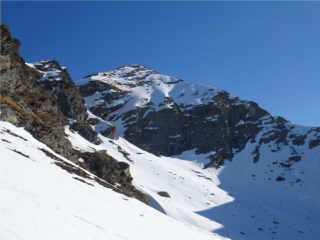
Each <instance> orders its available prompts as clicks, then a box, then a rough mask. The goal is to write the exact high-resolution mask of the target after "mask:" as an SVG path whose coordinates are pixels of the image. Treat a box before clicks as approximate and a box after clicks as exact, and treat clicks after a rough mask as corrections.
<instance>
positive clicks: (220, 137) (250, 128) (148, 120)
mask: <svg viewBox="0 0 320 240" xmlns="http://www.w3.org/2000/svg"><path fill="white" fill-rule="evenodd" d="M104 77H106V78H108V79H110V80H111V81H113V82H115V83H117V84H120V85H125V86H128V87H130V88H132V89H133V90H134V91H136V92H138V93H139V94H140V99H139V101H138V102H137V104H136V106H134V107H132V108H129V109H127V110H125V111H120V112H117V113H116V114H113V115H111V117H110V118H109V121H110V122H111V123H112V124H113V125H114V127H115V128H116V130H117V131H118V132H119V131H120V133H121V134H122V136H123V137H124V138H125V139H126V140H128V141H129V142H132V143H134V144H135V145H137V146H138V147H140V148H142V149H144V150H146V151H149V152H152V153H154V154H157V155H165V156H172V155H178V154H181V153H182V152H184V151H187V150H195V151H196V153H197V154H209V158H210V162H209V163H208V164H207V167H210V166H215V167H219V166H221V165H223V164H224V161H225V160H232V158H233V156H234V154H235V153H238V152H240V151H241V150H243V149H244V147H245V146H246V144H247V142H248V141H249V140H251V141H252V142H257V146H256V149H255V150H254V151H253V153H252V156H253V161H254V162H257V161H259V156H260V148H261V145H267V144H269V143H271V142H275V144H276V145H277V148H281V147H282V146H283V145H285V146H288V147H289V146H290V147H292V149H293V150H292V156H297V155H298V153H294V151H295V150H294V146H295V145H296V146H298V145H301V144H304V141H306V139H309V140H308V141H309V144H310V147H315V146H318V145H319V140H318V139H319V137H320V132H319V129H318V128H301V131H300V130H299V131H298V130H297V128H298V126H295V125H293V124H290V123H289V122H288V121H286V120H285V119H283V118H281V117H273V116H271V115H270V114H269V113H268V112H267V111H265V110H263V109H261V108H260V107H259V106H258V104H256V103H254V102H251V101H243V100H240V99H239V98H238V97H234V96H231V95H230V94H229V93H228V92H226V91H222V90H219V89H216V88H212V87H207V86H203V85H199V84H198V85H197V84H193V83H189V82H184V81H182V80H180V79H177V78H173V77H169V76H166V75H162V74H159V73H157V72H155V71H152V70H149V69H147V68H145V67H142V66H139V65H132V66H130V67H125V68H118V69H117V70H115V71H112V72H110V73H108V74H106V75H105V76H104ZM77 85H78V87H79V89H80V91H81V94H82V96H83V97H84V98H85V100H86V103H87V106H88V108H89V110H90V111H91V112H92V113H93V114H95V115H96V116H98V117H100V118H101V119H104V118H105V117H106V116H107V115H108V114H109V113H111V112H114V111H116V110H118V109H120V108H123V107H124V106H128V105H129V104H130V103H131V102H133V101H134V100H135V99H134V98H135V96H134V94H132V93H131V92H130V91H128V90H127V89H126V88H122V89H121V88H117V87H114V86H113V85H111V84H110V82H108V81H105V80H104V79H101V78H100V77H99V76H98V74H92V75H90V76H87V77H86V78H84V79H82V80H80V81H79V82H78V83H77ZM99 124H100V125H101V123H97V126H98V125H99ZM97 129H98V130H99V131H100V132H101V133H102V134H104V135H106V136H109V137H110V136H112V132H111V130H110V129H108V128H101V127H100V128H97ZM307 136H310V138H309V137H307ZM273 151H276V149H273ZM290 161H291V160H290Z"/></svg>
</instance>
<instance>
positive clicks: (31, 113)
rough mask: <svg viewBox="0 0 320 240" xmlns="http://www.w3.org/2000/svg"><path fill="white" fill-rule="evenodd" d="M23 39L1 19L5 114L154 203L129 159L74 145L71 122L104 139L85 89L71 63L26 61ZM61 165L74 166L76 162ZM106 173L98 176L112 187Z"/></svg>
mask: <svg viewBox="0 0 320 240" xmlns="http://www.w3.org/2000/svg"><path fill="white" fill-rule="evenodd" d="M19 45H20V42H19V41H18V40H16V39H13V38H12V37H11V33H10V30H9V28H8V27H7V26H5V25H3V24H1V56H0V64H1V82H0V85H1V98H0V100H1V116H0V120H3V121H8V122H11V123H12V124H14V125H16V126H20V127H24V128H25V129H26V130H27V131H29V132H30V133H31V134H32V135H33V136H34V137H35V138H37V139H38V140H40V141H41V142H43V143H45V144H46V145H47V146H49V147H50V148H51V149H53V150H54V151H55V152H57V153H59V154H60V155H62V156H64V157H66V158H68V159H70V160H72V161H73V162H75V163H77V164H79V165H81V166H82V167H83V168H85V169H87V170H89V171H90V172H92V173H94V174H95V175H97V176H98V177H100V178H101V179H103V180H105V181H107V182H108V183H110V184H112V185H111V186H112V187H111V188H112V189H114V190H116V191H120V192H121V193H123V194H125V195H127V196H131V197H135V198H137V199H139V200H141V201H143V202H145V203H148V197H147V196H146V195H144V194H143V193H141V192H140V191H138V190H137V189H136V188H135V187H134V186H133V185H132V184H131V182H132V177H131V175H130V169H129V165H128V164H126V163H124V162H118V161H117V160H115V159H114V158H112V157H111V156H109V155H108V154H106V153H98V152H94V153H91V152H90V153H89V152H79V151H77V150H75V149H74V148H73V147H72V144H71V143H70V141H69V140H68V139H67V138H66V134H65V130H64V127H65V126H67V125H69V124H70V129H71V130H74V131H77V132H78V133H79V134H80V135H82V136H83V137H84V138H86V139H87V140H89V141H91V142H93V143H96V144H98V139H97V133H96V132H95V131H93V129H92V128H91V126H90V125H89V123H88V113H87V109H86V106H85V104H84V100H83V98H82V97H81V95H80V94H79V90H78V89H77V88H76V86H75V84H74V83H73V81H72V80H71V78H70V76H69V75H68V73H67V71H66V69H65V68H62V67H61V66H60V65H59V64H58V63H57V62H56V61H41V62H39V63H38V64H35V65H26V64H25V62H24V60H23V59H22V58H21V57H20V54H19V51H18V47H19ZM47 154H49V153H48V152H47ZM51 155H52V154H51ZM50 157H53V155H52V156H50ZM79 158H82V159H84V160H85V161H84V163H82V162H79ZM61 167H62V168H64V169H66V170H68V169H69V170H70V166H66V165H61ZM101 179H98V178H97V179H96V181H98V182H99V183H101V184H103V185H105V186H106V187H110V185H108V184H104V182H103V181H101ZM116 185H117V186H116Z"/></svg>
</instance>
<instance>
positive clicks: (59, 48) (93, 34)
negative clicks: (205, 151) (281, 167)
mask: <svg viewBox="0 0 320 240" xmlns="http://www.w3.org/2000/svg"><path fill="white" fill-rule="evenodd" d="M2 22H3V23H5V24H8V25H9V26H10V28H11V30H12V33H13V36H14V37H16V38H18V39H19V40H21V42H22V45H21V47H20V52H21V54H22V56H23V57H24V59H25V60H26V61H28V62H32V61H37V60H40V59H56V60H58V61H59V62H60V63H61V64H62V65H63V66H66V67H68V68H69V72H70V74H71V77H72V78H73V79H74V80H78V79H80V78H81V77H83V76H86V75H88V74H90V73H94V72H101V71H107V70H111V69H114V68H116V67H119V66H122V65H127V64H141V65H144V66H146V67H148V68H150V69H154V70H156V71H158V72H161V73H165V74H168V75H172V76H175V77H179V78H181V79H184V80H187V81H192V82H198V83H202V84H207V85H211V86H214V87H218V88H221V89H224V90H227V91H229V92H231V93H232V94H234V95H237V96H239V97H241V98H243V99H248V100H252V101H255V102H257V103H259V105H260V106H262V107H263V108H265V109H266V110H268V111H269V112H270V113H271V114H273V115H280V116H283V117H285V118H286V119H288V120H290V121H292V122H294V123H298V124H302V125H309V126H320V107H319V104H320V94H319V92H320V90H319V89H320V27H319V26H320V2H268V3H266V2H2Z"/></svg>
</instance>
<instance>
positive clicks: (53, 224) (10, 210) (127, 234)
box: [0, 122, 222, 240]
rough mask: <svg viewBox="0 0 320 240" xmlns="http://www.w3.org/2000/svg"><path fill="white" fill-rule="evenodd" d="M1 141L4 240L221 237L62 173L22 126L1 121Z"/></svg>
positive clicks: (0, 226)
mask: <svg viewBox="0 0 320 240" xmlns="http://www.w3.org/2000/svg"><path fill="white" fill-rule="evenodd" d="M0 138H1V144H0V148H1V161H0V164H1V165H0V171H1V174H0V184H1V186H0V205H1V218H0V239H3V240H14V239H19V240H20V239H24V240H28V239H32V240H34V239H55V240H56V239H59V240H63V239H67V240H72V239H88V240H89V239H90V240H92V239H114V240H117V239H119V240H120V239H121V240H123V239H132V240H136V239H139V240H140V239H146V240H149V239H159V240H160V239H184V240H185V239H190V240H192V239H199V240H200V239H203V240H205V239H206V240H207V239H208V240H209V239H222V238H221V237H219V236H218V235H216V234H211V233H209V232H208V231H205V230H202V229H199V228H197V227H195V226H193V225H190V224H187V223H182V222H179V221H176V220H174V219H172V218H170V217H168V216H166V215H164V214H162V213H161V212H159V211H156V210H155V209H153V208H151V207H149V206H147V205H145V204H143V203H141V202H139V201H138V200H136V199H132V198H127V197H124V196H123V195H121V194H119V193H116V192H114V191H112V190H111V189H109V188H105V187H103V186H101V185H99V184H98V183H97V182H95V181H94V180H92V179H88V178H82V177H80V176H77V175H75V174H71V173H69V172H67V171H65V170H63V169H61V168H60V167H59V166H57V165H56V164H54V163H55V161H56V160H54V159H52V158H51V157H49V156H48V155H47V154H45V152H44V151H43V150H40V149H44V150H45V151H47V152H49V153H51V154H54V155H55V158H59V159H61V160H62V161H64V162H65V163H68V164H71V165H73V163H71V162H69V161H68V160H67V159H64V158H63V157H61V156H59V155H57V154H56V153H54V152H53V151H51V150H50V149H49V148H48V147H46V146H45V145H44V144H42V143H40V142H38V141H37V140H35V139H34V138H33V137H32V136H31V135H30V134H29V133H27V132H26V131H25V130H23V129H22V128H17V127H15V126H13V125H11V124H10V123H7V122H0ZM79 139H80V138H79ZM80 141H81V139H80ZM80 141H79V142H80ZM83 142H84V141H83ZM83 171H85V170H83ZM87 174H88V175H89V176H91V174H90V173H88V172H87Z"/></svg>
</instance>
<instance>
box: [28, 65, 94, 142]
mask: <svg viewBox="0 0 320 240" xmlns="http://www.w3.org/2000/svg"><path fill="white" fill-rule="evenodd" d="M28 66H30V67H32V68H35V69H36V70H38V71H39V72H40V73H42V74H43V77H42V78H41V79H39V80H38V82H40V83H41V85H42V86H43V88H44V89H45V90H46V91H47V92H48V93H50V94H51V95H52V96H53V97H54V99H55V100H56V102H57V104H58V106H59V108H60V110H61V112H62V114H63V115H64V116H65V117H66V118H68V119H69V122H70V125H71V128H72V129H73V130H75V131H77V132H79V134H80V135H81V136H83V137H84V138H86V139H87V140H89V141H90V142H94V143H96V144H98V143H99V140H98V139H97V133H96V132H95V131H93V129H92V128H91V126H90V125H89V123H88V113H87V108H86V106H85V104H84V100H83V98H82V96H81V95H80V93H79V90H78V89H77V87H76V85H75V84H74V82H73V81H72V79H71V78H70V76H69V74H68V72H67V69H66V68H65V67H61V66H60V65H59V63H58V62H57V61H54V60H42V61H40V62H37V63H34V64H28Z"/></svg>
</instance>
